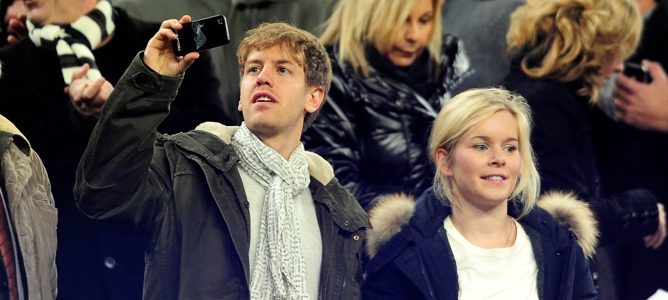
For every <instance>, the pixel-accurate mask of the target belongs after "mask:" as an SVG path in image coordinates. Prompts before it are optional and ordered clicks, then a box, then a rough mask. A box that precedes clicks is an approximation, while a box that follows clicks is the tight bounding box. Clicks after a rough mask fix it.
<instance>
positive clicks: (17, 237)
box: [0, 115, 58, 300]
mask: <svg viewBox="0 0 668 300" xmlns="http://www.w3.org/2000/svg"><path fill="white" fill-rule="evenodd" d="M0 158H1V160H2V170H1V172H0V178H1V179H0V186H1V188H0V239H2V243H0V252H2V260H1V261H0V269H1V271H0V286H1V287H2V288H0V299H45V300H47V299H56V294H57V287H58V286H57V270H56V224H57V223H58V213H57V211H56V207H55V205H54V200H53V194H52V193H51V184H50V183H49V178H48V176H47V173H46V170H45V169H44V165H42V161H41V160H40V158H39V156H38V155H37V153H35V151H34V150H32V149H31V147H30V143H29V142H28V140H27V139H26V138H25V136H23V134H21V132H20V131H19V130H18V129H17V128H16V126H14V124H12V123H11V122H10V121H9V120H7V119H6V118H5V117H4V116H2V115H0ZM12 258H13V259H12Z"/></svg>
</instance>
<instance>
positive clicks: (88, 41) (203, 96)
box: [0, 0, 225, 300]
mask: <svg viewBox="0 0 668 300" xmlns="http://www.w3.org/2000/svg"><path fill="white" fill-rule="evenodd" d="M20 4H21V5H24V6H25V8H26V10H27V19H28V22H29V23H28V25H29V26H30V28H32V30H31V32H30V33H29V35H28V36H27V37H25V38H23V39H21V40H20V41H18V42H16V43H15V44H13V45H11V46H8V47H5V48H2V49H0V63H1V64H2V67H1V70H0V100H2V101H0V113H1V114H3V115H4V116H6V117H7V118H8V119H10V120H12V122H14V123H15V124H16V126H17V127H18V128H20V129H21V131H22V132H23V133H25V135H26V137H27V138H28V139H29V140H30V142H31V144H32V146H33V148H34V149H35V151H36V152H37V153H39V154H40V155H41V156H42V159H43V160H44V165H45V167H46V169H47V170H48V172H49V176H50V179H51V183H52V184H53V194H54V197H55V201H56V206H57V207H58V210H59V221H60V222H59V224H58V251H57V256H58V258H57V261H58V270H59V280H60V282H59V288H58V290H59V296H60V297H61V298H63V299H82V300H87V299H99V300H106V299H139V298H140V297H141V291H142V286H141V283H142V280H143V263H144V257H143V247H142V245H141V244H140V243H139V240H140V237H138V236H135V235H133V234H132V233H134V232H133V228H129V227H126V226H120V225H118V224H116V223H104V224H103V223H100V222H93V221H92V220H90V219H88V218H86V217H85V216H83V215H82V214H81V213H80V212H79V211H78V210H77V209H76V207H75V204H74V197H73V194H72V187H73V186H74V177H75V173H76V167H77V164H78V162H79V159H80V158H81V155H82V154H83V151H84V149H85V147H86V144H87V142H88V138H89V136H90V133H91V132H92V129H93V127H94V125H95V122H96V120H97V116H98V115H99V112H100V111H101V109H102V107H103V105H104V103H105V102H106V99H107V97H108V96H109V94H110V93H111V91H112V89H113V86H114V85H115V84H116V82H117V81H118V79H119V78H120V77H121V75H122V74H123V72H124V71H125V69H126V68H127V66H128V65H129V64H130V62H131V61H132V59H133V58H134V56H135V55H136V54H137V52H138V51H140V50H142V49H144V48H145V47H146V42H147V41H148V40H149V39H150V38H151V37H152V36H153V34H154V33H155V31H156V30H157V29H158V28H159V27H160V24H159V23H146V22H142V21H139V20H136V19H134V18H132V17H130V16H129V15H128V14H127V13H125V12H124V11H123V10H121V9H117V8H115V7H113V6H112V5H111V4H110V3H109V2H108V1H106V0H99V1H98V0H39V1H28V0H20ZM217 87H218V80H217V79H216V78H215V77H214V74H213V68H212V65H211V63H210V57H208V56H205V57H202V59H200V60H198V61H197V63H196V64H194V65H193V66H192V68H191V69H190V72H189V74H188V76H186V78H185V79H184V81H183V86H182V87H181V90H180V92H179V96H178V97H177V99H176V101H175V103H174V105H172V106H171V110H170V113H169V115H168V117H167V118H165V120H164V121H163V122H162V124H160V128H159V130H160V132H164V133H176V132H180V131H185V130H190V129H192V128H194V127H195V126H196V125H197V124H199V123H201V122H204V121H225V120H223V119H221V116H223V114H222V106H223V103H222V101H221V100H220V98H219V97H218V94H217V92H216V90H217ZM120 245H122V246H120Z"/></svg>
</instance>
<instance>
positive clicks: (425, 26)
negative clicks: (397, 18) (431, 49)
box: [384, 0, 434, 67]
mask: <svg viewBox="0 0 668 300" xmlns="http://www.w3.org/2000/svg"><path fill="white" fill-rule="evenodd" d="M433 31H434V1H433V0H417V1H416V3H415V6H414V7H413V10H412V11H411V13H410V15H409V16H408V18H407V19H406V21H405V22H404V24H403V25H402V26H401V27H400V29H399V32H397V33H396V34H395V36H394V37H393V39H392V44H391V45H390V49H386V51H384V54H385V56H386V57H387V58H388V59H389V60H390V61H391V62H392V63H393V64H394V65H395V66H398V67H408V66H410V65H411V64H413V62H414V61H415V59H416V58H417V57H418V56H419V55H420V54H421V53H422V51H423V50H424V48H425V47H426V46H427V44H429V41H430V40H431V36H432V33H433Z"/></svg>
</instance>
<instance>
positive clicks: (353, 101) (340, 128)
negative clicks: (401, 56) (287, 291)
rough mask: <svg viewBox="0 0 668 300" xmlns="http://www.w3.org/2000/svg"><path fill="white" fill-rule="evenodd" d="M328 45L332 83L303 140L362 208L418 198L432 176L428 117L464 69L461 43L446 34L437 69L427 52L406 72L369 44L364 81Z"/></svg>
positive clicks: (466, 63)
mask: <svg viewBox="0 0 668 300" xmlns="http://www.w3.org/2000/svg"><path fill="white" fill-rule="evenodd" d="M327 50H328V51H329V53H330V58H331V59H332V70H333V73H334V78H333V80H332V87H331V90H330V91H329V94H328V95H327V104H326V105H325V106H324V107H323V108H322V111H321V112H320V115H319V116H318V118H317V119H316V120H315V122H314V123H313V125H312V126H311V128H309V129H308V130H307V131H306V133H305V136H304V145H305V146H306V148H307V149H309V150H312V151H314V152H316V153H318V154H320V155H322V156H323V157H325V158H326V159H327V160H328V161H329V162H330V163H331V164H332V165H333V166H334V170H335V172H336V177H337V178H339V179H340V181H341V183H342V184H343V185H344V186H345V187H346V188H347V189H349V190H350V191H351V193H353V194H354V195H355V197H356V198H357V199H358V200H359V201H360V203H361V204H362V206H363V207H365V208H367V207H368V206H369V204H370V203H371V202H372V201H373V200H374V199H375V198H376V197H378V196H380V195H382V194H387V193H396V192H404V193H409V194H413V195H416V196H417V195H419V194H420V193H421V192H422V191H424V190H425V189H426V188H427V187H429V186H430V185H431V184H432V178H434V170H433V167H432V166H431V165H430V163H429V158H428V156H427V151H426V149H427V143H428V140H429V132H430V128H431V125H432V122H433V121H434V118H435V117H436V115H437V113H438V111H439V110H440V108H441V106H442V104H443V102H444V101H446V100H447V99H449V98H450V93H449V91H451V90H452V89H453V87H454V86H456V85H457V84H458V83H459V82H460V81H461V78H462V77H463V76H464V75H465V74H466V73H467V71H468V60H467V59H466V56H465V54H464V52H463V48H462V47H461V44H460V43H459V42H458V40H457V38H455V37H453V36H450V35H445V36H444V37H443V46H442V51H441V56H442V63H441V64H440V66H437V64H436V63H435V62H434V61H433V60H431V59H430V58H429V55H428V53H427V52H426V51H425V52H424V53H423V54H422V56H421V57H419V58H418V59H417V60H416V62H415V63H413V66H411V67H409V68H405V69H401V68H397V67H394V66H393V65H392V63H391V62H390V61H389V60H387V58H385V57H384V56H382V55H381V54H379V53H378V52H377V51H375V49H373V47H369V49H367V58H368V59H369V65H370V66H369V77H367V78H365V77H363V76H362V75H361V74H359V73H356V72H354V71H353V70H352V67H351V66H350V65H349V64H347V63H345V62H342V61H341V60H339V58H338V47H328V48H327ZM437 73H438V76H434V74H437Z"/></svg>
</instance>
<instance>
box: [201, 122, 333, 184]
mask: <svg viewBox="0 0 668 300" xmlns="http://www.w3.org/2000/svg"><path fill="white" fill-rule="evenodd" d="M237 129H239V127H237V126H225V125H223V124H221V123H216V122H205V123H202V124H200V125H199V126H197V128H195V130H196V131H202V132H207V133H210V134H213V135H215V136H216V137H218V139H220V140H222V141H223V143H224V144H225V145H228V146H229V145H230V143H231V142H232V136H233V135H234V133H235V132H236V131H237ZM216 144H218V143H215V144H213V145H212V144H210V143H207V144H202V146H204V148H206V149H208V150H211V149H212V148H214V149H215V148H220V146H219V145H218V146H217V145H216ZM188 148H189V149H192V150H194V151H195V152H202V150H206V149H201V150H200V151H198V150H196V149H193V147H188ZM195 148H199V147H195ZM225 148H230V149H231V150H228V151H226V153H224V155H225V154H226V155H232V153H229V151H231V152H234V149H233V148H232V147H225ZM207 158H208V157H207ZM306 160H307V161H308V169H309V173H310V175H311V176H312V177H313V178H315V179H316V180H317V181H318V182H320V184H322V185H327V184H328V183H329V182H330V181H331V180H332V179H334V169H333V168H332V166H331V165H330V164H329V163H328V162H327V161H326V160H325V159H324V158H322V157H321V156H319V155H317V154H315V153H313V152H310V151H306ZM236 161H238V157H237V155H236V154H234V157H233V159H232V158H231V157H230V158H228V159H227V161H226V160H225V156H223V161H222V163H221V162H220V161H219V160H215V161H214V162H217V163H219V166H218V167H220V168H222V169H229V168H231V167H232V165H234V163H236Z"/></svg>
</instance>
